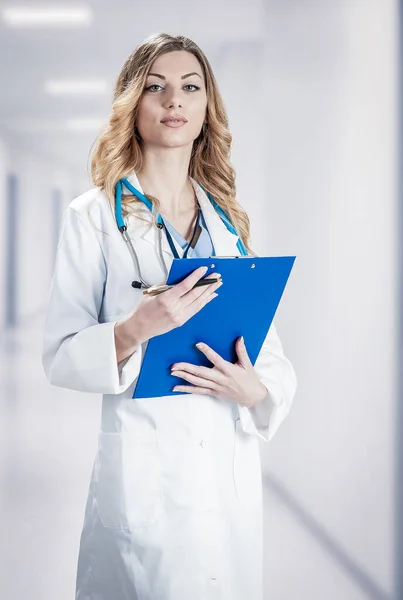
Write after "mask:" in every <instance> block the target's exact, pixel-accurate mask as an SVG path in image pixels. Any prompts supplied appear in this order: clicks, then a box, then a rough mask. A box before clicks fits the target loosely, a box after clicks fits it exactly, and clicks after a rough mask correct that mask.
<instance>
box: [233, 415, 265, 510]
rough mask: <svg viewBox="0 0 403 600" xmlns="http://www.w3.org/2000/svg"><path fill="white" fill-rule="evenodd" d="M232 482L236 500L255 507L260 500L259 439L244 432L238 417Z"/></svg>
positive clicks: (246, 505)
mask: <svg viewBox="0 0 403 600" xmlns="http://www.w3.org/2000/svg"><path fill="white" fill-rule="evenodd" d="M234 483H235V490H236V493H237V496H238V500H239V501H240V503H241V504H243V505H244V506H245V507H249V508H250V507H256V506H258V505H259V504H260V502H261V500H262V472H261V463H260V453H259V441H258V438H257V437H256V436H254V435H249V434H248V433H245V432H244V430H243V429H242V427H241V421H240V419H237V420H236V421H235V441H234Z"/></svg>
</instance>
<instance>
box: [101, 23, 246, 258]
mask: <svg viewBox="0 0 403 600" xmlns="http://www.w3.org/2000/svg"><path fill="white" fill-rule="evenodd" d="M177 50H183V51H186V52H190V53H191V54H193V55H194V56H195V57H196V58H197V60H198V61H199V64H200V66H201V69H202V71H203V75H204V81H205V85H206V92H207V112H206V120H207V126H203V127H202V129H201V132H200V134H199V136H198V137H197V138H196V139H195V140H194V142H193V148H192V153H191V157H190V163H189V175H190V176H191V177H192V178H193V179H195V180H196V181H197V182H198V183H200V184H201V185H202V186H203V187H204V189H205V190H206V191H207V192H210V193H211V194H212V196H213V198H214V200H215V201H216V202H217V204H218V205H219V206H220V207H221V208H222V209H223V210H224V211H225V212H226V214H227V215H228V217H229V218H230V220H231V222H232V224H233V225H234V227H235V229H236V230H237V232H238V235H239V236H240V238H241V240H242V241H243V243H244V244H245V246H246V248H247V250H248V252H250V253H253V251H252V250H251V248H250V247H249V242H250V221H249V217H248V215H247V213H246V211H245V210H244V209H243V207H242V206H241V205H240V204H239V203H238V202H237V200H236V187H235V171H234V169H233V167H232V165H231V162H230V159H229V157H230V151H231V144H232V135H231V133H230V131H229V128H228V116H227V112H226V110H225V107H224V103H223V100H222V97H221V95H220V92H219V89H218V85H217V81H216V79H215V76H214V73H213V70H212V68H211V66H210V63H209V61H208V59H207V57H206V56H205V54H204V53H203V51H202V50H201V49H200V48H199V47H198V46H197V45H196V44H195V43H194V42H193V41H192V40H190V39H188V38H186V37H183V36H180V35H177V36H172V35H168V34H165V33H158V34H154V35H152V36H150V37H149V38H147V39H146V40H145V41H144V42H143V43H142V44H141V45H140V46H138V47H137V48H136V49H135V50H134V52H132V54H131V55H130V56H129V57H128V59H127V60H126V62H125V64H124V65H123V68H122V70H121V72H120V74H119V76H118V79H117V81H116V84H115V89H114V96H113V103H112V109H111V114H110V118H109V122H108V123H107V124H106V125H105V127H104V129H103V131H101V133H100V135H99V137H98V138H97V139H96V140H95V142H94V145H93V146H95V150H94V153H93V155H92V159H91V175H92V181H93V184H94V185H95V186H99V187H100V188H101V189H102V190H103V191H104V193H105V194H106V196H107V197H108V199H109V201H110V202H111V204H112V206H113V207H114V202H115V186H116V183H117V182H118V181H119V179H121V178H123V177H127V176H128V175H130V173H131V172H132V171H133V170H134V171H135V172H139V171H141V168H142V165H143V154H142V149H141V139H140V137H139V135H138V132H137V130H136V120H137V115H138V107H139V103H140V99H141V96H142V93H143V89H144V87H145V82H146V78H147V75H148V73H149V71H150V69H151V66H152V64H153V62H154V61H155V60H156V59H157V58H158V57H159V56H161V55H162V54H166V53H167V52H172V51H177ZM132 202H140V201H138V200H137V199H136V198H135V197H134V196H132V195H129V194H128V195H125V196H124V197H123V204H124V205H125V207H128V205H129V204H131V203H132ZM153 202H154V205H155V208H156V210H159V208H160V206H159V202H158V199H156V198H153ZM126 214H127V213H126Z"/></svg>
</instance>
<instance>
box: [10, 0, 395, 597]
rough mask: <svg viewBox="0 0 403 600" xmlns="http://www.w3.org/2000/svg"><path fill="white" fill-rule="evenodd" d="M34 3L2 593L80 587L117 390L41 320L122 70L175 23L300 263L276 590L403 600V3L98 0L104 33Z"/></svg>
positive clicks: (19, 201) (274, 505) (269, 591)
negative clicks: (59, 343)
mask: <svg viewBox="0 0 403 600" xmlns="http://www.w3.org/2000/svg"><path fill="white" fill-rule="evenodd" d="M83 1H84V0H83ZM21 4H22V3H21V2H18V3H17V2H15V3H14V2H8V3H6V2H2V3H1V4H0V243H1V251H0V519H1V523H0V532H1V533H0V597H1V598H4V599H6V598H7V600H20V599H24V600H26V599H29V600H54V599H55V598H57V599H58V600H70V599H71V598H73V596H74V577H75V568H76V559H77V550H78V541H79V535H80V530H81V524H82V518H83V510H84V504H85V499H86V494H87V485H88V480H89V476H90V470H91V466H92V460H93V457H94V452H95V448H96V438H97V431H98V425H99V418H100V398H99V397H98V396H96V395H93V396H92V395H87V394H80V393H77V392H72V391H69V390H62V389H58V388H51V386H50V385H49V384H48V383H47V381H46V379H45V376H44V374H43V372H42V367H41V363H40V358H41V357H40V353H41V327H42V323H43V316H44V310H45V306H46V299H47V292H48V286H49V282H50V277H51V273H52V265H53V259H54V252H55V246H56V243H57V233H58V227H59V223H60V216H61V214H62V212H63V210H64V208H65V207H66V206H67V204H68V203H69V202H70V201H71V200H72V199H73V198H74V197H75V196H77V195H79V194H81V193H82V192H84V191H86V190H87V189H89V187H91V183H90V181H89V177H88V152H89V149H90V145H91V143H92V141H93V139H94V138H95V137H96V135H97V132H98V130H99V127H100V124H102V123H103V122H104V121H105V119H106V118H107V116H108V112H109V107H110V102H111V92H112V86H113V83H114V81H115V79H116V77H117V74H118V72H119V70H120V68H121V66H122V64H123V62H124V60H125V59H126V57H127V56H128V54H129V53H130V52H131V51H132V50H133V49H134V47H135V46H136V45H137V44H138V43H140V42H141V41H142V40H143V39H144V38H145V37H146V36H148V35H149V34H150V33H154V32H157V31H165V32H168V33H181V34H183V35H187V36H188V37H191V38H193V39H194V40H195V41H196V42H197V43H198V44H199V45H200V46H201V47H202V48H203V49H204V51H205V52H206V54H207V56H208V57H209V59H210V61H211V63H212V66H213V69H214V70H215V73H216V76H217V79H218V82H219V85H220V88H221V91H222V94H223V96H224V100H225V103H226V106H227V110H228V113H229V117H230V127H231V130H232V133H233V136H234V145H233V153H232V159H233V163H234V166H235V168H236V171H237V186H238V198H239V201H240V202H241V203H242V204H243V205H244V206H245V208H246V209H247V210H248V212H249V214H250V218H251V222H252V240H253V246H254V248H255V249H256V250H257V251H258V252H259V253H260V254H266V255H296V256H297V260H296V262H295V265H294V270H293V273H292V276H291V278H290V280H289V284H288V286H287V289H286V292H285V295H284V297H283V300H282V303H281V305H280V307H279V309H278V312H277V315H276V322H277V329H278V332H279V335H280V337H281V340H282V342H283V346H284V350H285V353H286V354H287V356H288V357H289V358H290V359H291V361H292V362H293V365H294V368H295V370H296V373H297V377H298V381H299V388H298V392H297V395H296V398H295V404H294V407H293V409H292V411H291V413H290V416H289V417H288V419H287V420H286V421H285V422H284V424H283V425H282V427H281V429H280V430H279V432H278V434H277V435H276V437H275V438H274V440H273V441H272V442H271V443H270V444H269V445H265V444H262V446H261V450H262V457H263V463H264V483H265V532H264V538H265V599H267V600H300V599H301V598H303V599H305V598H306V599H309V600H363V599H366V598H369V599H374V600H378V599H379V600H387V599H390V600H391V599H392V598H394V599H395V600H400V599H403V587H402V583H401V581H399V578H401V577H402V575H401V573H400V572H399V571H400V570H403V553H402V552H401V546H402V539H401V537H402V533H403V526H402V520H401V512H400V511H401V509H400V508H399V505H400V504H402V505H403V494H401V492H399V490H400V487H399V485H400V486H402V483H401V482H400V481H401V480H402V479H403V474H402V472H401V471H402V469H401V468H400V467H402V468H403V462H402V460H401V459H402V458H403V457H402V456H400V457H399V452H400V454H401V455H402V451H401V450H402V447H401V446H402V442H401V441H400V437H401V436H402V433H403V432H402V428H400V432H399V427H398V423H399V414H400V420H401V416H402V408H401V407H400V406H399V402H398V398H399V397H400V394H399V392H401V391H402V386H401V383H400V385H399V377H398V375H399V363H398V360H397V357H398V355H399V352H398V348H399V335H398V332H399V328H400V331H401V329H402V326H401V320H399V277H398V273H399V224H400V230H401V221H402V215H401V213H400V212H399V187H401V186H399V166H400V153H399V130H400V131H401V130H402V127H401V121H400V119H399V110H400V107H399V86H401V82H400V75H399V71H400V69H401V56H400V58H399V54H401V50H400V46H399V43H400V42H399V39H400V30H399V2H398V0H266V1H264V0H248V1H246V0H200V1H199V2H197V3H193V2H185V1H184V0H169V1H163V0H159V1H158V0H153V1H150V0H147V1H146V0H142V1H141V2H137V3H136V2H134V1H132V2H129V1H128V0H114V2H112V1H109V2H108V1H107V0H90V1H86V2H85V4H82V5H80V6H86V7H87V8H88V9H90V11H91V13H92V19H90V22H89V23H88V24H87V25H86V26H81V27H69V28H68V27H62V28H60V27H59V28H57V27H54V26H53V27H43V26H42V27H11V26H9V25H8V24H7V23H8V21H7V15H8V13H7V12H6V9H7V8H10V7H13V6H21ZM28 6H29V7H31V8H33V7H34V6H35V3H34V2H32V1H31V2H30V3H29V4H28ZM51 6H53V7H62V6H69V3H67V2H66V4H65V5H63V4H62V3H61V2H59V1H54V2H52V3H51ZM75 6H79V4H78V3H77V4H75ZM54 79H57V80H77V79H78V80H84V81H93V80H97V81H100V82H101V83H102V82H103V85H104V91H103V92H101V93H93V94H87V95H84V94H71V93H70V94H64V95H63V94H62V95H54V94H50V93H48V92H47V91H46V89H47V88H46V84H47V82H48V81H49V80H54ZM400 254H401V250H400ZM400 281H401V279H400ZM400 288H401V289H400V291H402V286H401V283H400ZM400 302H401V300H400ZM400 339H401V337H400ZM399 436H400V437H399ZM399 498H400V499H399ZM399 513H400V514H399ZM399 529H400V531H399ZM399 554H400V556H399Z"/></svg>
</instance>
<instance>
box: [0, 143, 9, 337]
mask: <svg viewBox="0 0 403 600" xmlns="http://www.w3.org/2000/svg"><path fill="white" fill-rule="evenodd" d="M6 177H7V153H6V146H5V143H4V141H3V140H2V139H1V138H0V334H1V332H2V331H3V329H4V326H5V286H6V280H5V277H6V256H5V251H6V248H5V233H6V202H7V197H6V191H7V190H6V185H7V181H6Z"/></svg>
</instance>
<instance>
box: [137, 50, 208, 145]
mask: <svg viewBox="0 0 403 600" xmlns="http://www.w3.org/2000/svg"><path fill="white" fill-rule="evenodd" d="M206 108H207V95H206V86H205V83H204V79H203V72H202V69H201V66H200V64H199V62H198V60H197V58H196V57H195V56H194V55H193V54H191V53H190V52H186V51H174V52H168V53H167V54H163V55H162V56H160V57H158V58H157V59H156V60H155V61H154V63H153V64H152V66H151V69H150V72H149V75H148V76H147V79H146V82H145V87H144V90H143V94H142V97H141V100H140V104H139V112H138V118H137V122H136V125H137V128H138V130H139V133H140V136H141V138H142V141H143V144H145V145H148V146H158V147H166V148H175V147H180V146H188V145H192V144H193V141H194V140H195V139H196V138H197V136H198V135H199V134H200V130H201V128H202V126H203V123H204V121H205V116H206ZM175 116H176V117H177V118H178V119H179V121H177V120H167V119H169V118H170V117H175ZM181 118H182V119H183V120H180V119H181Z"/></svg>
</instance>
